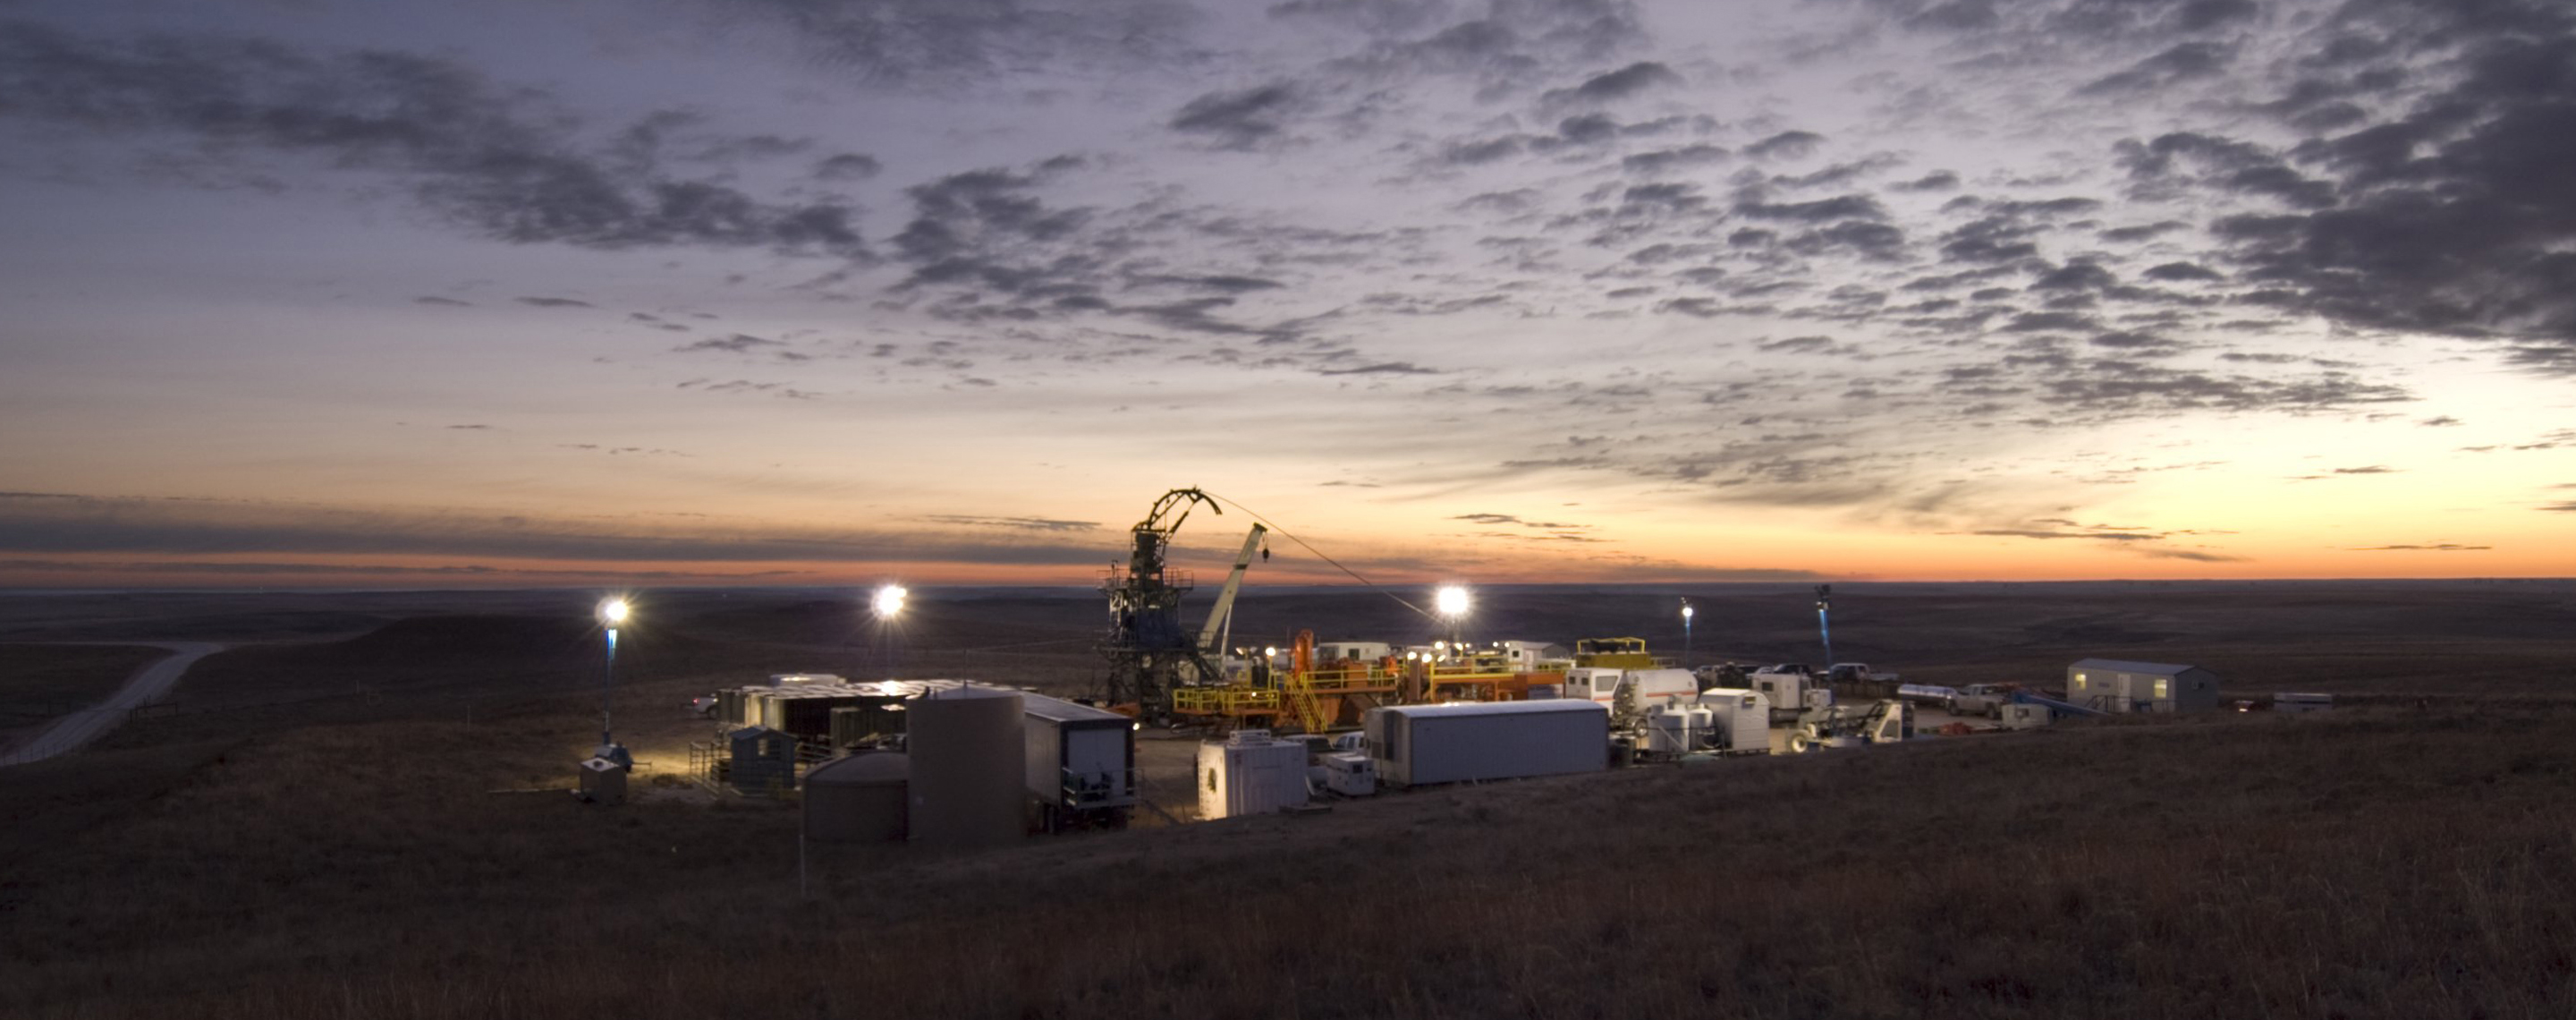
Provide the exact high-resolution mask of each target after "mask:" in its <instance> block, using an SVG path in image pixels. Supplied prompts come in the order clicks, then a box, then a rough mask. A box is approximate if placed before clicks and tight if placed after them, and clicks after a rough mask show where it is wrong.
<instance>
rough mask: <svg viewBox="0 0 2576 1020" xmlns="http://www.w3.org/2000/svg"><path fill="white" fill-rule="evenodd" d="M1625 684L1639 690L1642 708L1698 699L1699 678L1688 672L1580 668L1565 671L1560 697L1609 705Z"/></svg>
mask: <svg viewBox="0 0 2576 1020" xmlns="http://www.w3.org/2000/svg"><path fill="white" fill-rule="evenodd" d="M1622 685H1631V686H1634V687H1636V689H1637V705H1638V707H1641V708H1647V707H1652V706H1655V705H1666V704H1672V703H1674V702H1679V701H1689V700H1691V699H1693V698H1696V697H1698V696H1699V678H1698V677H1695V676H1692V675H1691V671H1689V670H1687V669H1609V668H1606V667H1600V666H1578V667H1576V668H1574V669H1569V670H1566V671H1565V689H1564V691H1563V692H1562V693H1560V694H1559V695H1558V697H1561V698H1571V699H1574V700H1577V701H1597V702H1600V703H1601V704H1604V705H1607V704H1610V703H1611V702H1614V701H1617V700H1618V699H1619V688H1620V687H1621V686H1622Z"/></svg>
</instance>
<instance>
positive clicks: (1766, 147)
mask: <svg viewBox="0 0 2576 1020" xmlns="http://www.w3.org/2000/svg"><path fill="white" fill-rule="evenodd" d="M1824 141H1825V136H1823V135H1820V134H1817V133H1815V132H1813V131H1783V132H1780V133H1779V134H1776V135H1772V136H1770V137H1768V138H1765V139H1763V140H1761V141H1758V142H1755V143H1753V144H1751V145H1747V146H1745V147H1744V154H1745V155H1747V156H1751V157H1753V158H1755V159H1772V158H1775V157H1776V158H1780V159H1804V158H1806V157H1808V156H1811V155H1814V154H1815V151H1816V146H1818V145H1822V144H1824Z"/></svg>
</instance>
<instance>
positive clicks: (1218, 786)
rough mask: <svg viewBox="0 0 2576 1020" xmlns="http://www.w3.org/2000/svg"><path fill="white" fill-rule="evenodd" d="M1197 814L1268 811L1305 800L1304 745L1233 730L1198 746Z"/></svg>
mask: <svg viewBox="0 0 2576 1020" xmlns="http://www.w3.org/2000/svg"><path fill="white" fill-rule="evenodd" d="M1198 786H1199V817H1200V818H1203V819H1217V818H1233V817H1235V816H1237V815H1266V814H1270V813H1272V812H1275V811H1285V810H1287V809H1289V808H1292V807H1296V806H1298V805H1300V804H1304V803H1306V745H1305V743H1304V742H1302V741H1296V740H1274V739H1271V736H1270V731H1268V730H1237V731H1235V732H1234V734H1233V735H1231V736H1229V737H1227V738H1226V739H1225V741H1224V742H1222V743H1219V742H1216V741H1208V742H1206V743H1202V744H1200V745H1199V783H1198Z"/></svg>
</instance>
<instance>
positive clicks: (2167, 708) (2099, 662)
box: [2066, 659, 2218, 712]
mask: <svg viewBox="0 0 2576 1020" xmlns="http://www.w3.org/2000/svg"><path fill="white" fill-rule="evenodd" d="M2066 700H2067V701H2068V702H2069V703H2072V704H2076V705H2082V706H2084V707H2086V708H2092V709H2098V710H2101V711H2104V712H2206V711H2209V710H2211V709H2215V708H2217V707H2218V674H2216V673H2212V672H2210V671H2208V670H2206V669H2202V668H2200V667H2198V666H2189V665H2182V664H2178V663H2167V662H2129V661H2126V660H2122V659H2085V660H2082V661H2080V662H2077V663H2075V664H2074V665H2071V666H2068V667H2066Z"/></svg>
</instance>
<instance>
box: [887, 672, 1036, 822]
mask: <svg viewBox="0 0 2576 1020" xmlns="http://www.w3.org/2000/svg"><path fill="white" fill-rule="evenodd" d="M906 714H907V715H908V716H909V717H910V727H909V728H910V730H911V736H910V738H909V740H908V742H907V743H906V747H905V749H906V750H907V751H909V752H910V753H911V759H912V775H911V776H910V793H911V798H912V805H911V808H912V810H911V812H910V815H911V819H910V821H911V830H912V840H913V842H916V843H925V844H930V845H934V846H950V847H977V846H995V845H999V844H1002V843H1009V842H1012V841H1015V840H1018V839H1019V838H1020V837H1021V836H1024V835H1026V834H1027V832H1028V823H1027V808H1026V805H1025V804H1024V801H1025V800H1026V799H1027V797H1028V791H1027V790H1026V789H1025V788H1024V787H1025V785H1026V784H1025V783H1024V782H1023V781H1022V780H1023V778H1024V776H1023V773H1025V772H1026V771H1027V769H1026V763H1027V759H1028V744H1027V742H1026V740H1025V739H1024V738H1023V737H1022V735H1021V714H1020V696H1019V694H1018V693H1016V692H1013V691H1005V690H1000V689H998V688H992V687H960V688H956V689H954V690H943V691H933V692H931V693H929V694H925V695H922V696H921V697H920V698H917V699H914V700H913V702H912V703H911V707H910V708H909V709H908V710H907V713H906Z"/></svg>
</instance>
